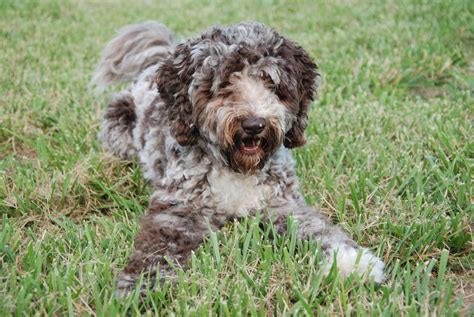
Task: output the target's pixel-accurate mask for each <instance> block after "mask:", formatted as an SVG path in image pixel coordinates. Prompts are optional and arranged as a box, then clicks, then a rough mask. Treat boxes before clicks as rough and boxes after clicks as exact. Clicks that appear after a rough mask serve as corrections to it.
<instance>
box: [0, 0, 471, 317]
mask: <svg viewBox="0 0 474 317" xmlns="http://www.w3.org/2000/svg"><path fill="white" fill-rule="evenodd" d="M159 2H161V3H160V4H158V1H156V4H155V3H153V1H143V2H141V3H139V1H133V2H132V1H125V0H124V1H100V2H99V1H90V2H89V1H53V2H50V1H48V2H47V1H27V0H24V1H21V0H18V1H17V0H2V1H0V222H1V225H0V227H1V233H0V315H1V316H7V315H10V314H13V315H33V314H37V315H70V316H71V315H100V316H113V315H117V314H124V313H126V312H127V311H128V312H129V313H131V314H132V315H134V314H135V313H138V312H140V310H141V311H142V312H145V313H147V314H150V315H169V314H175V315H178V316H182V315H206V316H209V315H215V314H217V315H224V316H238V315H243V316H246V315H304V314H306V315H318V316H321V315H347V316H349V315H372V316H379V315H385V316H397V315H409V316H418V315H454V316H456V315H462V314H466V315H469V314H472V313H474V295H473V293H474V273H473V263H474V253H473V239H472V233H473V220H474V218H473V213H474V208H473V202H474V193H473V187H472V180H473V174H474V173H473V165H474V164H473V163H474V144H473V135H474V129H473V122H474V106H473V105H474V100H473V85H474V80H473V78H474V22H473V21H474V2H473V1H467V0H466V1H462V0H456V1H418V0H416V1H407V0H400V1H395V0H393V1H373V2H372V1H353V0H338V1H314V0H301V1H288V3H285V2H283V1H278V0H273V1H272V0H268V1H251V0H246V1H228V2H221V3H220V4H216V3H214V2H211V1H209V2H206V3H204V2H198V1H192V0H189V1H183V0H174V1H159ZM132 3H133V4H132ZM151 19H152V20H158V21H161V22H163V23H165V24H166V25H167V26H168V27H169V28H170V29H172V30H173V31H174V32H175V34H176V36H177V38H186V37H189V36H192V35H195V34H198V33H199V32H200V31H201V30H204V29H205V28H207V27H209V26H211V25H214V24H229V23H235V22H239V21H243V20H258V21H261V22H264V23H266V24H267V25H270V26H272V27H273V28H275V29H276V30H278V31H280V32H281V33H283V34H285V35H287V36H288V37H290V38H292V39H294V40H296V41H298V42H299V43H300V44H301V45H302V46H303V47H304V48H305V49H307V50H308V51H309V52H310V54H311V55H312V56H313V57H314V58H315V60H316V61H317V62H318V64H319V65H320V68H321V72H322V74H323V82H324V85H323V88H322V89H321V91H320V93H319V97H318V100H317V101H316V102H315V103H314V106H313V110H312V112H311V115H310V121H311V123H310V126H309V127H308V130H307V135H308V144H307V146H306V147H304V148H302V149H298V150H296V151H295V152H294V155H295V157H296V160H297V163H298V174H299V176H300V178H301V186H302V190H303V193H304V195H305V197H306V199H307V201H308V202H309V203H311V204H314V205H316V206H319V208H320V209H321V210H322V211H323V212H324V213H325V214H327V215H328V216H329V217H330V218H331V219H332V221H334V222H336V223H339V224H340V225H341V226H342V227H343V228H344V229H345V230H347V231H349V232H350V233H351V234H352V236H353V237H354V239H355V240H356V241H358V242H359V243H360V244H361V245H363V246H366V247H368V248H370V249H372V250H373V251H374V252H375V253H377V254H378V255H379V256H380V257H382V258H383V259H384V261H385V262H386V263H387V271H386V272H387V280H386V282H385V283H384V284H382V285H381V286H379V287H378V286H376V285H374V284H371V283H366V282H365V281H364V280H363V279H361V278H359V277H357V276H351V277H349V278H347V279H343V278H341V277H340V275H339V274H338V273H337V272H332V273H331V274H330V275H329V276H327V277H325V276H323V275H322V270H321V266H320V261H321V257H320V255H319V253H318V252H317V250H318V246H317V245H315V244H314V243H304V244H302V243H300V242H295V239H294V231H293V232H291V231H290V233H288V235H287V236H284V237H277V238H275V239H271V238H270V237H269V235H270V233H271V230H272V228H269V227H263V228H261V227H260V226H259V223H258V219H247V220H245V221H242V222H240V223H235V224H233V225H229V226H228V227H226V228H225V229H224V230H223V231H222V232H220V233H217V234H212V235H211V236H210V238H209V240H208V241H207V243H206V244H205V245H204V246H203V247H202V248H201V249H199V250H198V252H196V254H195V255H194V256H193V258H192V261H191V262H192V263H191V267H190V269H189V270H182V269H180V268H176V269H177V271H178V272H179V273H178V278H177V280H176V281H174V282H173V283H169V282H167V283H165V284H164V285H162V286H161V287H160V288H159V289H158V290H157V291H156V292H155V293H150V295H149V296H148V297H147V299H146V300H145V303H144V306H142V307H139V305H138V304H137V302H138V301H137V296H135V297H133V296H132V297H131V298H129V299H128V300H126V301H119V300H117V299H116V298H115V297H114V284H115V275H116V273H117V272H119V271H120V270H121V269H122V268H123V267H124V265H125V264H126V261H127V257H128V256H129V255H130V253H131V250H132V244H133V237H134V235H135V233H136V232H137V229H138V227H137V225H138V221H139V218H140V216H141V215H142V214H143V212H144V211H145V210H146V207H147V203H148V196H149V193H150V191H151V188H150V187H149V186H148V184H147V183H146V182H144V180H143V178H142V176H141V174H140V170H139V167H138V164H137V163H136V162H135V161H131V162H123V161H120V160H118V159H116V158H114V157H113V156H111V155H110V154H108V153H106V152H104V151H103V150H102V149H101V148H100V146H99V145H98V143H97V141H96V133H97V131H98V127H99V123H100V117H101V111H102V109H104V107H105V105H106V104H107V100H108V98H109V97H108V94H107V93H104V94H101V95H98V96H97V95H94V94H92V93H91V92H90V90H89V89H88V83H89V81H90V78H91V73H92V71H93V69H94V66H95V64H96V63H97V61H98V57H99V54H100V50H101V49H102V48H103V46H104V44H105V43H106V41H107V40H109V39H110V38H111V37H112V36H113V35H114V32H115V30H116V29H118V28H119V27H121V26H122V25H125V24H128V23H135V22H140V21H144V20H151Z"/></svg>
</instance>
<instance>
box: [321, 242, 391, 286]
mask: <svg viewBox="0 0 474 317" xmlns="http://www.w3.org/2000/svg"><path fill="white" fill-rule="evenodd" d="M334 261H336V266H337V268H338V269H339V271H340V272H341V273H342V275H344V276H348V275H349V274H351V273H353V272H356V273H357V274H359V275H364V274H368V275H369V276H370V277H372V278H373V279H374V281H375V282H376V283H377V284H381V283H382V282H383V281H384V279H385V277H384V272H383V270H384V263H383V262H382V260H381V259H380V258H378V257H377V256H375V255H374V254H373V253H372V252H371V251H369V250H367V249H365V248H354V247H352V246H349V245H341V246H338V247H334V248H332V249H331V250H330V253H329V261H328V265H327V267H326V273H329V270H330V269H331V267H332V265H333V263H334Z"/></svg>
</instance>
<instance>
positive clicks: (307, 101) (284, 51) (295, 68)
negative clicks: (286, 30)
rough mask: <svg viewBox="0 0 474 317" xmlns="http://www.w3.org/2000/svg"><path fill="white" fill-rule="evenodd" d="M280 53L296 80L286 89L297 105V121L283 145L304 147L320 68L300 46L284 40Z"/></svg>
mask: <svg viewBox="0 0 474 317" xmlns="http://www.w3.org/2000/svg"><path fill="white" fill-rule="evenodd" d="M278 53H279V55H280V56H282V57H283V58H284V59H285V60H286V62H287V63H286V65H285V67H284V68H285V71H286V72H287V74H288V75H289V76H291V77H290V78H292V79H294V80H296V82H295V83H292V84H291V85H290V86H293V87H286V88H285V90H286V92H287V94H289V95H292V96H291V97H292V98H290V99H292V103H295V106H296V107H297V109H295V114H296V121H295V122H294V123H293V126H292V127H291V129H290V130H289V131H288V132H287V133H286V135H285V139H284V141H283V144H284V145H285V146H286V147H287V148H294V147H299V146H302V145H304V144H305V143H306V139H305V136H304V130H305V129H306V125H307V120H308V110H309V106H310V105H311V102H312V101H313V100H314V97H315V92H316V88H317V86H318V84H319V78H320V75H319V73H318V66H317V65H316V63H315V62H314V61H313V60H312V59H311V57H310V56H309V55H308V53H306V51H305V50H304V49H303V48H301V47H300V46H299V45H298V44H296V43H294V42H292V41H289V40H287V39H284V40H283V43H282V44H281V46H280V47H279V48H278Z"/></svg>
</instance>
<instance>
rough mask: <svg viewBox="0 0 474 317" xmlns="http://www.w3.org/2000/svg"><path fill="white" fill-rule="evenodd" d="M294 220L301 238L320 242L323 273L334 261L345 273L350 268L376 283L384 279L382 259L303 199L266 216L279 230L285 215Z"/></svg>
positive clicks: (348, 271) (286, 218)
mask: <svg viewBox="0 0 474 317" xmlns="http://www.w3.org/2000/svg"><path fill="white" fill-rule="evenodd" d="M289 216H291V217H293V219H294V220H296V222H297V233H298V237H299V238H300V239H310V238H312V239H313V240H315V241H317V242H320V243H321V250H322V251H323V252H324V253H325V254H326V255H327V256H328V264H327V267H326V270H327V271H326V273H328V272H329V269H330V268H331V266H332V264H333V263H334V261H336V265H337V267H338V268H339V270H340V272H341V273H342V274H343V275H344V276H347V275H349V274H350V273H352V272H357V273H358V274H360V275H362V274H366V273H368V274H369V276H371V277H373V279H374V281H375V282H376V283H378V284H380V283H382V282H383V280H384V273H383V269H384V263H383V262H382V260H381V259H380V258H378V257H376V256H375V255H374V254H373V253H372V252H370V251H369V250H367V249H365V248H361V247H359V246H358V245H357V243H356V242H355V241H354V240H352V239H351V238H350V237H349V236H348V235H347V233H345V232H344V231H342V230H341V229H340V228H339V227H337V226H336V225H334V224H332V223H331V222H330V221H329V220H328V219H327V218H326V217H325V216H324V215H322V214H320V213H318V212H317V211H316V210H315V209H314V208H312V207H309V206H306V205H305V203H304V202H301V203H298V204H294V205H287V206H283V207H279V208H272V209H270V210H269V214H268V218H269V220H271V221H272V223H273V225H274V226H275V228H276V230H277V231H278V233H280V234H281V233H284V232H285V231H286V230H287V224H288V217H289Z"/></svg>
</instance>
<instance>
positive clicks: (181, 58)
mask: <svg viewBox="0 0 474 317" xmlns="http://www.w3.org/2000/svg"><path fill="white" fill-rule="evenodd" d="M194 68H195V67H194V65H193V61H192V59H191V49H190V44H189V43H182V44H179V45H178V46H177V47H176V49H175V51H174V53H173V54H172V56H170V57H169V58H168V59H167V60H166V61H165V62H164V63H163V65H162V66H161V67H160V68H159V69H158V71H157V78H156V82H157V85H158V91H159V93H160V96H161V98H162V100H163V101H164V102H165V104H166V113H167V115H168V119H169V121H170V124H171V127H170V131H171V134H172V136H173V137H174V138H175V139H176V141H178V143H179V144H180V145H182V146H186V145H192V144H196V142H197V137H198V130H197V128H196V127H195V126H194V122H193V115H192V112H193V107H192V104H191V101H190V99H189V95H188V89H189V85H190V83H191V80H192V74H193V73H194Z"/></svg>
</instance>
